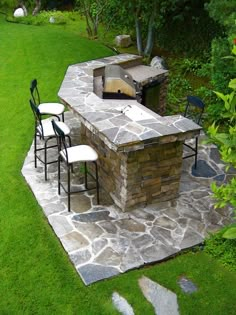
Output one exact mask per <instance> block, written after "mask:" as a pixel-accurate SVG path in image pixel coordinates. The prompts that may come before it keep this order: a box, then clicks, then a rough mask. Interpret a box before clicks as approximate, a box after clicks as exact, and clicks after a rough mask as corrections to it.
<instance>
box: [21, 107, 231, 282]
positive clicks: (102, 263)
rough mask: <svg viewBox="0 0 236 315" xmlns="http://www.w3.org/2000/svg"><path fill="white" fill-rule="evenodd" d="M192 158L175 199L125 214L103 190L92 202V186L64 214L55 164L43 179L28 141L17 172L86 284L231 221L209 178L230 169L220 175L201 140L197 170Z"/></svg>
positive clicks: (215, 157)
mask: <svg viewBox="0 0 236 315" xmlns="http://www.w3.org/2000/svg"><path fill="white" fill-rule="evenodd" d="M65 121H66V123H67V124H68V125H69V126H70V128H71V129H72V142H73V144H78V143H79V128H78V127H79V121H78V119H77V118H75V117H73V115H72V114H71V113H70V112H67V113H66V115H65ZM193 162H194V161H193V159H191V158H190V159H186V160H183V166H182V177H181V185H180V192H179V198H178V199H177V200H175V201H169V202H164V203H159V204H151V205H148V206H146V207H144V208H137V209H134V210H133V211H131V212H126V213H124V212H122V211H120V210H119V209H118V208H117V207H116V206H115V205H114V204H112V202H111V200H110V199H109V197H108V196H107V195H106V194H105V192H103V191H101V204H100V205H96V196H95V192H94V191H90V192H89V193H88V192H85V193H81V194H76V195H73V196H72V200H71V201H72V202H71V204H72V205H71V208H72V211H71V212H70V213H69V212H68V211H67V197H66V195H65V194H64V193H63V192H62V194H61V195H60V196H59V195H58V194H57V166H56V164H51V165H50V166H49V168H48V172H49V180H48V181H47V182H45V181H44V173H43V167H42V165H40V163H38V164H39V165H38V168H37V169H35V168H34V156H33V144H32V146H31V148H30V151H29V152H28V155H27V157H26V159H25V162H24V165H23V168H22V174H23V176H24V177H25V179H26V181H27V183H28V184H29V186H30V188H31V190H32V192H33V193H34V195H35V197H36V199H37V200H38V202H39V204H40V206H41V207H42V210H43V212H44V214H45V216H46V217H47V219H48V222H49V224H50V225H51V226H52V228H53V230H54V232H55V234H56V236H57V237H58V238H59V239H60V241H61V244H62V246H63V247H64V249H65V251H66V252H67V253H68V257H69V258H70V260H71V261H72V263H73V264H74V266H75V268H76V270H77V271H78V273H79V275H80V276H81V278H82V280H83V282H84V283H85V284H86V285H89V284H91V283H94V282H96V281H99V280H102V279H106V278H110V277H113V276H115V275H118V274H120V273H124V272H126V271H128V270H130V269H134V268H139V267H141V266H144V265H145V264H149V263H153V262H158V261H162V260H164V259H167V258H168V257H170V256H172V255H174V254H176V253H179V252H180V251H181V250H183V249H186V248H190V247H192V246H195V245H197V244H199V243H201V242H203V240H204V238H205V237H206V236H207V235H208V234H209V233H211V232H214V231H217V230H218V229H220V228H221V227H222V226H224V225H226V224H229V223H230V222H231V221H232V211H231V209H228V208H224V209H215V208H214V204H213V200H212V198H211V189H210V184H211V183H212V181H213V180H215V181H217V182H219V183H223V182H225V181H227V179H228V178H230V176H232V174H235V170H230V171H229V174H225V172H224V164H223V163H222V162H221V161H220V157H219V154H218V151H217V149H216V147H215V146H213V145H210V146H209V145H208V146H206V145H201V144H200V146H199V162H198V168H197V171H195V170H194V168H193V167H192V165H193V164H194V163H193ZM79 171H80V169H79V167H78V168H75V174H76V175H78V173H79V175H78V176H77V178H76V177H75V178H74V179H73V180H72V183H73V185H74V186H76V187H78V186H79V185H82V175H83V174H80V172H79ZM101 184H102V183H101ZM101 186H102V185H101Z"/></svg>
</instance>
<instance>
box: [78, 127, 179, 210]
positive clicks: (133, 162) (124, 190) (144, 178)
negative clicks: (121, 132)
mask: <svg viewBox="0 0 236 315" xmlns="http://www.w3.org/2000/svg"><path fill="white" fill-rule="evenodd" d="M81 140H82V143H86V144H89V145H91V146H92V147H94V148H95V149H96V150H97V152H99V154H100V155H99V161H98V167H99V182H100V185H101V187H102V188H103V189H104V190H105V191H106V192H107V193H109V194H110V196H111V197H112V199H113V200H114V201H115V203H116V204H117V206H118V207H120V208H121V209H122V210H123V211H127V210H131V209H132V207H133V206H136V207H137V206H141V205H144V204H150V203H153V202H161V201H166V200H170V199H173V198H176V197H177V195H178V191H179V181H180V175H181V174H180V173H181V164H182V142H180V141H177V142H171V143H165V144H152V145H151V146H150V147H145V149H142V150H137V151H131V152H121V151H118V152H114V151H112V150H111V149H109V148H108V146H107V145H105V144H104V142H103V141H102V140H101V139H100V138H99V137H98V136H97V135H96V134H93V133H92V132H91V131H90V130H88V129H87V128H86V127H85V126H84V125H83V124H82V126H81Z"/></svg>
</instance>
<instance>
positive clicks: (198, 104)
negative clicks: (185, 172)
mask: <svg viewBox="0 0 236 315" xmlns="http://www.w3.org/2000/svg"><path fill="white" fill-rule="evenodd" d="M191 106H193V107H195V108H198V109H199V113H198V114H197V115H196V116H195V117H193V116H191V114H189V109H190V107H191ZM204 108H205V104H204V103H203V101H202V100H201V99H200V98H199V97H197V96H191V95H189V96H187V105H186V107H185V112H184V117H186V118H189V119H192V120H193V121H194V122H195V123H196V124H198V125H199V123H200V121H201V119H202V114H203V112H204ZM184 145H185V146H186V147H187V148H189V149H190V150H192V151H193V153H191V154H188V155H185V156H183V159H187V158H190V157H193V156H194V168H195V169H196V168H197V156H198V136H196V137H195V145H194V147H192V146H191V145H189V144H187V143H184Z"/></svg>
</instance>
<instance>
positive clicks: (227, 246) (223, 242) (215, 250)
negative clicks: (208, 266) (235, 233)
mask: <svg viewBox="0 0 236 315" xmlns="http://www.w3.org/2000/svg"><path fill="white" fill-rule="evenodd" d="M226 230H227V228H225V229H223V230H221V231H220V232H218V233H216V234H213V235H211V236H210V237H209V238H208V239H206V241H205V248H204V250H205V252H207V253H208V254H210V255H211V256H212V257H214V258H216V259H217V260H219V261H220V262H221V263H222V264H223V265H225V266H227V267H228V268H229V269H230V270H234V271H236V240H235V239H234V240H230V239H225V238H223V237H222V236H223V234H224V233H225V231H226Z"/></svg>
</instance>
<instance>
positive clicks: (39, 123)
mask: <svg viewBox="0 0 236 315" xmlns="http://www.w3.org/2000/svg"><path fill="white" fill-rule="evenodd" d="M30 106H31V109H32V111H33V114H34V118H35V131H34V167H35V168H37V160H39V161H40V162H41V163H43V164H44V178H45V181H47V165H49V164H53V163H56V162H57V159H56V160H53V161H50V162H48V161H47V150H48V149H51V148H56V147H57V146H58V145H57V144H54V145H49V146H48V142H49V140H51V139H55V138H56V135H55V134H54V135H53V136H49V137H47V138H46V137H45V136H44V129H43V124H42V119H41V116H42V114H40V112H39V109H38V107H37V106H36V105H35V104H34V102H33V101H32V100H30ZM39 126H40V129H41V133H40V132H39V131H38V127H39ZM37 137H39V138H40V139H43V140H44V146H43V147H41V148H38V147H37ZM66 137H67V138H68V141H69V143H70V145H71V138H70V136H68V135H66ZM42 150H44V160H43V159H41V157H40V156H39V155H38V154H37V152H39V151H42Z"/></svg>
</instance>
